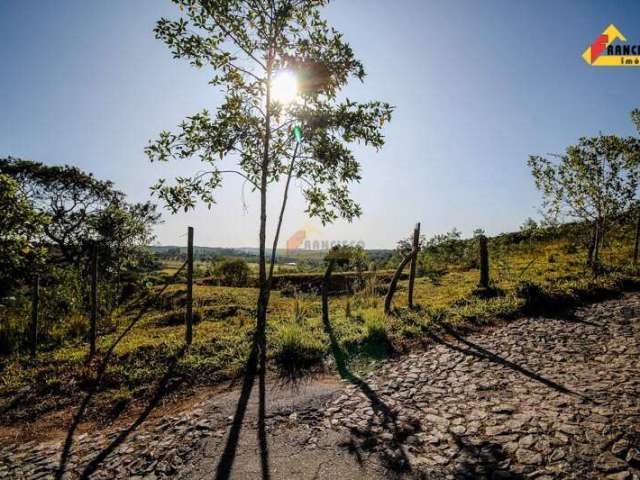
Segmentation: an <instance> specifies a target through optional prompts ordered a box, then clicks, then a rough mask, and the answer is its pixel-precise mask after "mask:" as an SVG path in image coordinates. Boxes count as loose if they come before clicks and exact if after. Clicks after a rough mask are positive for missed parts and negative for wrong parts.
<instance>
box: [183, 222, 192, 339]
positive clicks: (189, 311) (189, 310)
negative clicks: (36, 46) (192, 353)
mask: <svg viewBox="0 0 640 480" xmlns="http://www.w3.org/2000/svg"><path fill="white" fill-rule="evenodd" d="M187 232H188V235H187V237H188V240H187V318H186V322H187V330H186V334H185V341H186V343H187V345H191V342H192V340H193V227H189V228H188V230H187Z"/></svg>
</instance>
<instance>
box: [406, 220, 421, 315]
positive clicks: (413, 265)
mask: <svg viewBox="0 0 640 480" xmlns="http://www.w3.org/2000/svg"><path fill="white" fill-rule="evenodd" d="M419 243H420V222H418V223H416V228H415V229H414V230H413V256H412V257H411V270H410V273H409V295H408V298H407V302H408V304H409V308H413V283H414V282H415V280H416V266H417V263H418V247H419Z"/></svg>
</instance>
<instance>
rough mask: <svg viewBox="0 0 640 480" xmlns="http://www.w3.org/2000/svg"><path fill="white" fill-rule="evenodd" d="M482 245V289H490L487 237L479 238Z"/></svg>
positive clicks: (481, 236)
mask: <svg viewBox="0 0 640 480" xmlns="http://www.w3.org/2000/svg"><path fill="white" fill-rule="evenodd" d="M478 242H479V244H480V287H482V288H489V250H488V248H487V237H485V236H484V235H480V236H479V237H478Z"/></svg>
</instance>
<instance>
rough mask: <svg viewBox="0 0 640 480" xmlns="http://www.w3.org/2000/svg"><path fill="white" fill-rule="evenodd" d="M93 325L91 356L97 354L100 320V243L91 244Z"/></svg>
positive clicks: (90, 339) (90, 336)
mask: <svg viewBox="0 0 640 480" xmlns="http://www.w3.org/2000/svg"><path fill="white" fill-rule="evenodd" d="M90 321H91V325H90V332H89V356H90V357H93V356H94V355H95V354H96V323H97V321H98V244H97V243H96V242H94V243H93V245H92V246H91V320H90Z"/></svg>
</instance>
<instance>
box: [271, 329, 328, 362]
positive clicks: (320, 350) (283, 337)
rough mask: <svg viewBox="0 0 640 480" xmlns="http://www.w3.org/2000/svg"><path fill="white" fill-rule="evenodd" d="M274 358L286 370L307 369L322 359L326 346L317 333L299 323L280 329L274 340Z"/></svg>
mask: <svg viewBox="0 0 640 480" xmlns="http://www.w3.org/2000/svg"><path fill="white" fill-rule="evenodd" d="M273 351H274V355H273V356H274V360H275V361H276V363H278V364H279V365H280V366H281V367H282V368H283V369H284V370H285V371H288V372H293V371H299V370H304V369H307V368H309V367H311V366H313V365H315V364H317V363H319V362H320V361H321V360H322V357H323V356H324V351H325V350H324V346H323V344H322V342H321V340H320V339H318V336H317V335H314V334H313V333H311V332H310V331H309V330H308V329H307V328H305V327H304V326H302V325H299V324H287V325H284V326H282V327H280V328H279V329H278V331H277V332H276V336H275V339H274V341H273Z"/></svg>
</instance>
